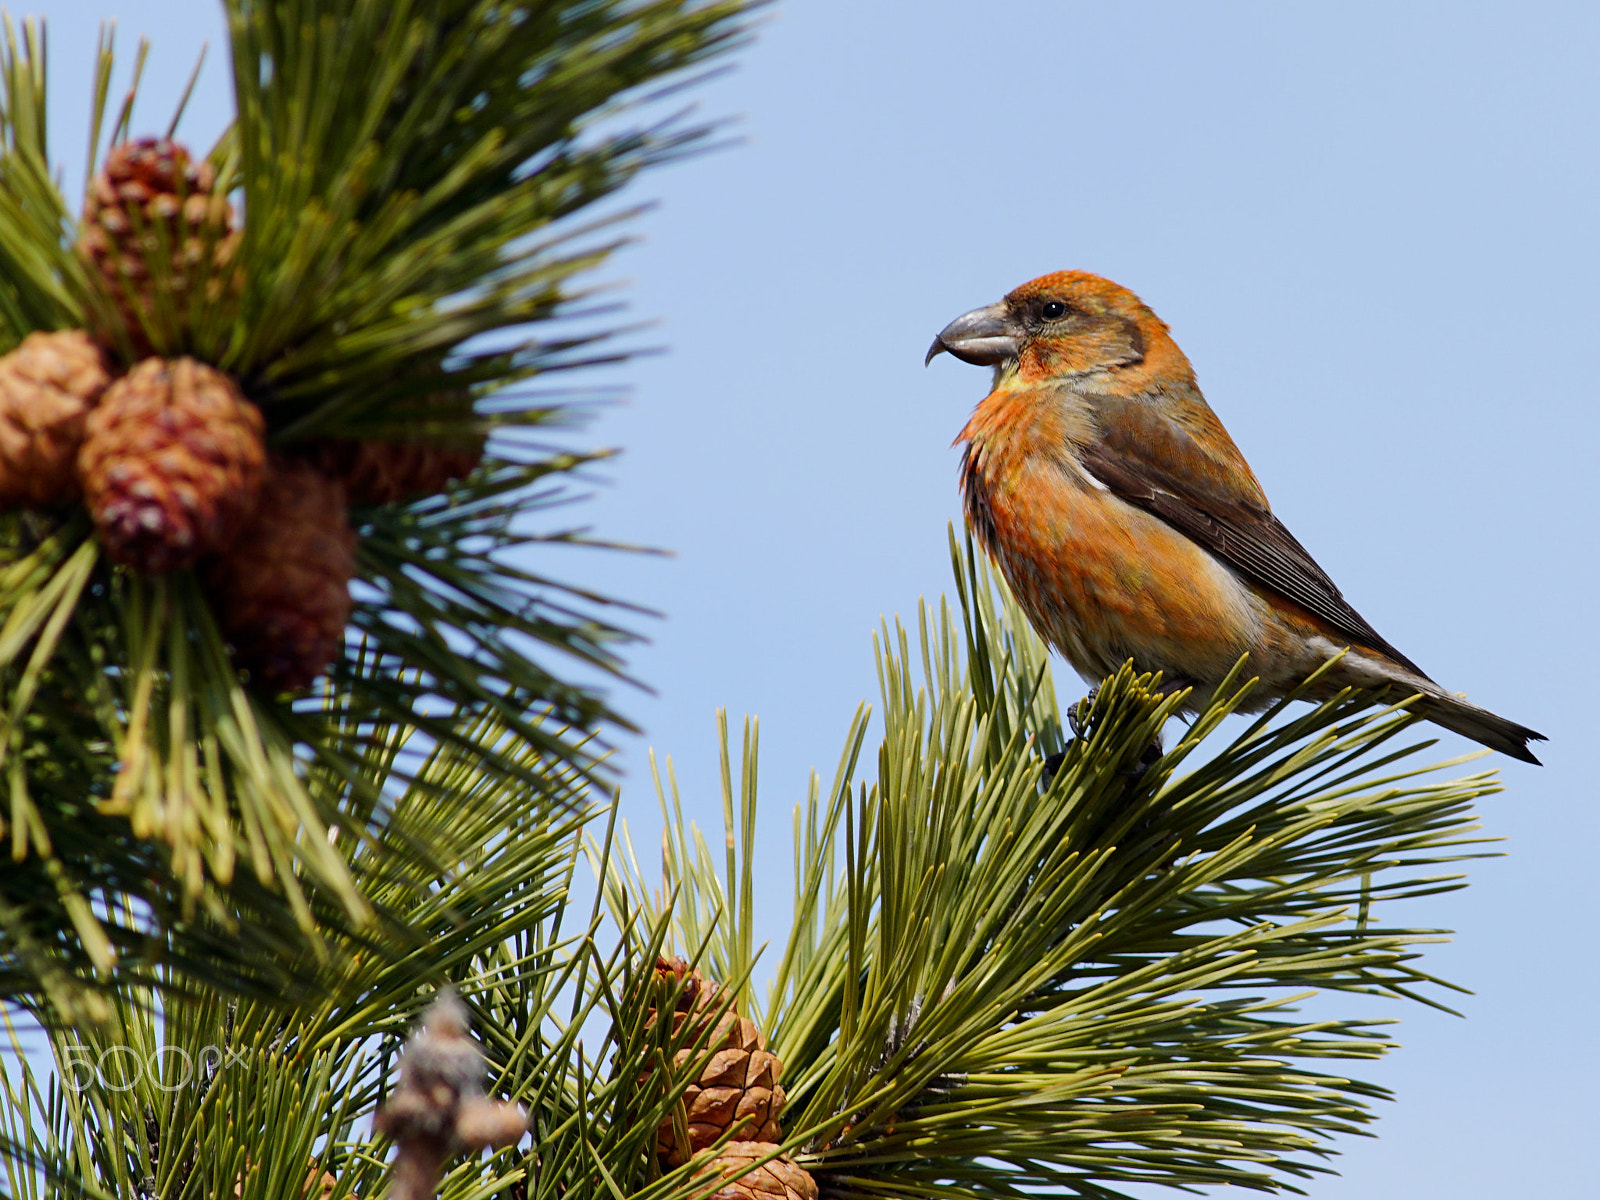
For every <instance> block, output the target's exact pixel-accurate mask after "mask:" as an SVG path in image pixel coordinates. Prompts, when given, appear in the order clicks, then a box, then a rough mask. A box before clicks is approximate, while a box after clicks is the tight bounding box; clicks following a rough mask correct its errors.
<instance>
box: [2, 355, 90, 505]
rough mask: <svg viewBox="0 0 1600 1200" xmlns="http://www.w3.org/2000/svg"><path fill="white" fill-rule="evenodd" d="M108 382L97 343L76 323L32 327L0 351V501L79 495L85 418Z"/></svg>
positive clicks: (44, 501)
mask: <svg viewBox="0 0 1600 1200" xmlns="http://www.w3.org/2000/svg"><path fill="white" fill-rule="evenodd" d="M110 382H111V376H110V374H109V373H108V372H107V371H106V363H105V358H104V357H103V356H102V354H101V353H100V348H99V347H98V346H96V345H95V344H94V343H93V342H92V341H90V340H89V337H88V335H87V334H84V333H82V332H79V331H78V330H68V331H64V332H61V333H30V334H29V335H28V336H27V337H25V338H23V339H22V345H20V346H18V347H17V348H16V349H15V350H13V351H12V352H11V353H10V354H7V355H6V356H5V357H4V358H0V507H6V508H10V507H15V506H28V507H32V508H47V507H49V506H51V505H54V504H62V503H65V502H66V501H69V500H74V499H76V498H77V496H78V469H77V468H78V448H79V446H80V445H81V444H82V442H83V430H84V419H85V418H86V417H87V416H88V414H89V410H90V409H91V408H93V407H94V405H95V404H96V403H97V402H98V401H99V399H100V394H101V393H102V392H104V391H105V389H106V385H107V384H108V383H110Z"/></svg>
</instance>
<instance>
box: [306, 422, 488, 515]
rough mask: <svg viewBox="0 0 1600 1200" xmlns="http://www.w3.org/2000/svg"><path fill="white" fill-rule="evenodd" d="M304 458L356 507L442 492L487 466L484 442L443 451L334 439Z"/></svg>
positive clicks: (316, 445) (313, 448)
mask: <svg viewBox="0 0 1600 1200" xmlns="http://www.w3.org/2000/svg"><path fill="white" fill-rule="evenodd" d="M305 455H306V458H307V459H308V460H309V461H311V462H313V463H315V464H316V466H317V469H318V470H320V471H321V472H322V473H323V474H325V475H328V476H330V477H331V478H334V479H337V480H339V481H340V482H341V483H343V484H344V486H345V490H346V492H347V493H348V494H349V496H350V503H351V504H360V505H367V504H394V503H397V502H398V501H401V500H415V499H417V498H419V497H422V496H431V495H433V494H435V493H436V492H442V491H444V489H445V487H446V485H448V484H450V483H452V482H454V481H455V480H457V479H462V478H465V477H466V476H468V475H470V474H472V472H473V470H474V469H476V467H477V465H478V464H479V463H480V462H482V461H483V441H482V439H481V438H480V439H479V440H478V442H477V444H476V445H475V446H439V445H433V444H430V443H428V442H379V441H372V442H358V441H353V440H350V439H346V438H330V439H328V440H326V441H319V442H314V443H312V444H311V445H310V446H309V447H308V448H307V450H306V451H305Z"/></svg>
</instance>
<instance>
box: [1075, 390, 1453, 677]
mask: <svg viewBox="0 0 1600 1200" xmlns="http://www.w3.org/2000/svg"><path fill="white" fill-rule="evenodd" d="M1121 415H1126V414H1119V416H1121ZM1155 421H1159V422H1160V424H1161V426H1162V428H1161V429H1160V431H1159V442H1160V449H1161V456H1160V457H1161V458H1164V459H1166V460H1168V461H1172V462H1175V463H1176V464H1177V465H1178V466H1179V467H1180V468H1182V467H1193V468H1194V470H1193V471H1186V472H1185V474H1186V475H1188V476H1189V479H1190V480H1193V481H1194V482H1190V481H1189V480H1185V479H1182V478H1178V477H1176V476H1175V475H1174V474H1173V472H1172V471H1171V470H1164V469H1163V468H1162V465H1161V463H1160V462H1158V461H1157V459H1156V458H1155V457H1153V456H1151V455H1150V454H1148V453H1145V452H1144V451H1145V450H1147V449H1148V447H1149V446H1150V445H1151V441H1150V440H1148V439H1144V438H1138V437H1134V438H1123V439H1118V441H1119V442H1121V443H1122V444H1118V445H1112V444H1108V443H1106V442H1101V443H1098V444H1096V445H1093V446H1086V447H1083V448H1081V450H1080V461H1081V462H1082V463H1083V465H1084V467H1085V468H1086V469H1087V470H1088V471H1089V472H1090V473H1091V474H1092V475H1093V476H1094V477H1095V478H1096V479H1098V480H1099V481H1100V482H1101V483H1103V484H1105V485H1106V487H1107V488H1109V489H1110V490H1111V491H1112V492H1114V493H1115V494H1116V495H1118V496H1120V497H1122V498H1123V499H1124V500H1126V501H1128V502H1129V503H1130V504H1135V505H1138V506H1139V507H1140V508H1142V509H1144V510H1145V511H1146V512H1149V513H1152V514H1153V515H1155V516H1157V517H1160V518H1161V519H1162V520H1163V521H1165V522H1167V524H1169V525H1171V526H1172V527H1173V528H1174V529H1177V530H1179V531H1180V532H1182V533H1183V534H1185V535H1186V536H1188V537H1191V538H1193V539H1194V540H1195V541H1196V542H1198V543H1199V544H1200V545H1202V546H1204V547H1205V548H1206V549H1207V550H1210V551H1211V552H1212V553H1213V554H1215V555H1216V556H1217V557H1218V558H1220V559H1222V561H1223V562H1225V563H1227V564H1228V565H1229V566H1231V567H1233V568H1235V569H1236V570H1238V571H1239V572H1240V573H1241V574H1243V575H1245V576H1246V577H1247V578H1249V579H1251V580H1253V581H1254V582H1256V583H1258V584H1260V585H1261V586H1263V587H1265V588H1268V589H1269V590H1271V591H1273V592H1276V593H1277V594H1278V595H1280V596H1282V597H1283V598H1284V599H1286V600H1292V601H1293V602H1294V603H1296V604H1298V605H1300V607H1301V608H1304V609H1305V610H1306V611H1307V612H1310V613H1312V614H1314V615H1315V616H1318V617H1320V618H1322V619H1323V620H1324V621H1326V622H1327V623H1328V624H1329V625H1331V626H1333V628H1334V629H1336V630H1337V631H1338V632H1339V633H1341V634H1342V635H1344V636H1345V637H1347V638H1349V639H1350V641H1351V642H1352V643H1359V644H1360V645H1362V646H1367V647H1370V648H1371V649H1373V650H1377V651H1378V652H1379V653H1382V654H1386V655H1388V656H1389V657H1390V658H1392V659H1394V661H1395V662H1397V663H1399V664H1400V665H1402V666H1403V667H1405V668H1406V669H1408V670H1410V671H1414V672H1416V673H1417V674H1418V675H1419V676H1421V677H1422V678H1423V679H1427V678H1428V676H1427V674H1426V673H1424V671H1423V670H1422V668H1421V667H1419V666H1417V664H1416V663H1414V662H1412V661H1411V660H1410V659H1409V658H1407V657H1406V656H1405V655H1404V654H1401V653H1400V651H1398V650H1396V649H1395V648H1394V647H1393V646H1391V645H1390V644H1389V643H1388V642H1387V641H1385V640H1384V639H1383V638H1382V637H1380V636H1379V634H1378V631H1377V630H1376V629H1374V628H1373V627H1372V626H1371V625H1369V624H1367V621H1366V619H1365V618H1364V617H1362V615H1361V614H1360V613H1358V612H1357V611H1356V610H1355V609H1353V608H1351V607H1350V605H1349V603H1348V602H1347V601H1346V600H1345V598H1344V596H1342V595H1341V594H1340V592H1339V589H1338V588H1337V587H1336V586H1334V582H1333V580H1332V579H1330V578H1328V573H1327V572H1326V571H1324V570H1323V569H1322V568H1321V567H1319V566H1318V565H1317V564H1316V561H1315V560H1314V559H1313V558H1312V557H1311V555H1310V554H1308V553H1307V552H1306V548H1305V547H1304V546H1302V545H1301V544H1300V543H1299V542H1298V541H1296V540H1295V537H1294V535H1293V534H1292V533H1290V532H1289V531H1288V530H1287V529H1286V528H1284V525H1283V522H1281V521H1279V520H1278V518H1277V517H1275V516H1273V515H1272V512H1271V510H1270V509H1268V508H1267V506H1266V503H1265V501H1264V499H1259V500H1258V498H1257V497H1258V496H1259V493H1257V494H1256V495H1248V494H1244V495H1241V494H1238V493H1237V492H1235V493H1234V494H1232V495H1230V494H1227V493H1226V491H1225V489H1224V486H1223V484H1222V482H1221V481H1222V480H1223V479H1225V478H1228V477H1229V476H1230V474H1231V472H1229V471H1227V470H1224V471H1222V472H1220V473H1219V471H1218V465H1219V464H1217V463H1216V462H1215V461H1214V460H1213V459H1212V458H1211V457H1210V456H1206V455H1204V454H1203V452H1202V451H1201V450H1200V448H1199V446H1198V445H1197V444H1196V443H1195V442H1194V441H1193V439H1191V438H1190V437H1189V436H1188V435H1187V433H1185V432H1184V431H1182V430H1179V429H1176V428H1175V427H1173V426H1172V425H1171V423H1170V422H1167V421H1165V420H1161V419H1160V418H1155V419H1154V420H1152V418H1151V416H1150V415H1149V414H1145V418H1144V421H1143V422H1142V423H1143V424H1145V426H1146V432H1149V433H1152V434H1153V433H1156V430H1155V429H1153V428H1151V426H1152V425H1153V424H1154V423H1155ZM1140 423H1141V422H1139V421H1137V420H1136V421H1135V422H1134V425H1133V426H1130V425H1129V424H1127V423H1125V422H1122V421H1120V420H1119V421H1118V422H1117V423H1116V425H1115V426H1114V427H1117V428H1120V429H1121V430H1123V431H1130V430H1131V429H1136V428H1137V426H1138V425H1139V424H1140ZM1216 429H1217V430H1218V431H1220V430H1221V426H1220V424H1219V425H1218V426H1216ZM1222 437H1223V438H1224V439H1225V438H1226V437H1227V434H1226V433H1223V434H1222ZM1227 448H1228V449H1229V450H1230V451H1233V446H1232V443H1231V442H1229V443H1228V446H1227ZM1233 453H1234V454H1235V455H1237V451H1233ZM1186 460H1187V461H1186ZM1238 464H1239V465H1241V466H1242V464H1243V459H1239V460H1238ZM1231 465H1232V464H1224V466H1231ZM1246 470H1248V468H1246ZM1254 482H1255V481H1254V479H1253V478H1252V479H1250V483H1251V484H1254Z"/></svg>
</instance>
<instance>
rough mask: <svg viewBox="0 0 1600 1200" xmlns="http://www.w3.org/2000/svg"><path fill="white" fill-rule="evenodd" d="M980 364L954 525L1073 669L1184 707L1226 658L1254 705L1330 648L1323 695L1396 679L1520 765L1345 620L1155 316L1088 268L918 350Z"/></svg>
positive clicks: (1509, 742) (1522, 744)
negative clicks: (1174, 694) (1151, 691)
mask: <svg viewBox="0 0 1600 1200" xmlns="http://www.w3.org/2000/svg"><path fill="white" fill-rule="evenodd" d="M941 351H948V352H949V353H951V354H953V355H955V357H957V358H959V359H961V360H962V361H963V362H969V363H974V364H976V365H978V366H986V367H993V368H994V386H993V388H992V389H991V390H990V392H989V394H988V395H987V396H985V397H984V399H983V401H982V402H981V403H980V404H979V405H978V407H977V410H976V411H975V412H974V413H973V414H972V419H971V420H970V421H968V422H967V426H966V428H965V429H963V430H962V431H961V435H960V437H958V438H957V439H956V440H957V441H958V442H963V443H965V445H966V449H965V452H964V453H963V455H962V459H961V492H962V498H963V501H964V504H965V508H966V515H967V524H968V525H969V526H971V528H972V530H973V532H974V533H975V534H976V535H977V537H978V540H979V541H980V542H981V543H982V544H983V547H984V549H985V550H987V551H988V553H989V555H990V556H991V557H992V558H993V559H994V560H995V562H996V563H997V564H998V565H999V567H1000V571H1001V574H1003V575H1004V576H1005V578H1006V581H1007V582H1008V583H1009V584H1010V585H1011V590H1012V592H1013V593H1014V594H1015V595H1016V597H1017V600H1018V602H1019V603H1020V604H1021V605H1022V608H1023V610H1024V611H1025V612H1026V613H1027V614H1028V618H1029V620H1031V621H1032V622H1033V627H1034V628H1035V629H1036V630H1038V631H1039V634H1040V635H1041V636H1042V637H1043V638H1044V639H1045V641H1047V642H1049V643H1050V644H1051V645H1052V646H1054V647H1055V648H1056V649H1057V650H1059V651H1060V652H1061V654H1062V655H1064V656H1065V657H1066V660H1067V661H1068V662H1069V663H1071V664H1072V665H1073V667H1074V668H1075V669H1076V670H1077V671H1078V673H1079V674H1080V675H1082V676H1084V677H1085V678H1086V679H1089V680H1091V681H1093V680H1099V679H1103V678H1104V677H1105V676H1107V675H1109V674H1111V673H1112V672H1113V671H1115V670H1116V669H1117V668H1118V667H1120V666H1121V665H1122V664H1123V663H1124V662H1125V661H1127V660H1128V659H1132V660H1133V662H1134V665H1135V666H1137V667H1138V668H1139V669H1140V670H1142V671H1160V672H1161V673H1162V678H1163V683H1162V688H1163V690H1165V691H1168V692H1171V691H1175V690H1177V689H1179V688H1184V687H1192V688H1193V689H1194V692H1193V693H1192V695H1191V697H1190V700H1189V703H1188V706H1187V707H1189V708H1190V709H1198V708H1199V707H1200V706H1201V705H1203V704H1204V703H1205V702H1206V701H1207V700H1208V699H1209V698H1210V695H1211V692H1212V691H1213V690H1214V689H1215V688H1216V686H1217V685H1218V684H1219V683H1221V682H1222V679H1223V677H1224V676H1225V675H1226V674H1227V673H1228V671H1229V670H1230V669H1231V668H1232V667H1233V665H1234V663H1235V662H1237V661H1238V658H1239V656H1240V655H1241V654H1244V653H1246V652H1248V653H1249V655H1250V663H1249V669H1250V671H1251V672H1252V673H1254V674H1256V675H1257V676H1258V677H1259V679H1260V682H1259V683H1258V684H1257V686H1256V688H1255V690H1254V691H1252V692H1251V694H1250V696H1249V698H1248V700H1247V702H1246V703H1247V706H1249V705H1253V706H1254V707H1253V709H1251V711H1259V710H1260V709H1262V708H1265V707H1266V706H1267V705H1268V704H1269V703H1270V702H1271V701H1273V700H1275V699H1277V698H1279V697H1281V696H1283V695H1284V694H1285V693H1287V692H1289V691H1290V690H1292V689H1293V688H1294V687H1295V686H1296V685H1297V684H1299V683H1300V682H1302V681H1303V680H1304V679H1305V677H1306V676H1307V675H1309V674H1310V673H1311V672H1312V671H1313V670H1315V669H1316V668H1317V667H1320V666H1321V665H1322V664H1323V663H1325V662H1327V660H1328V659H1329V658H1330V657H1332V656H1333V655H1335V654H1337V653H1338V652H1339V651H1340V650H1342V649H1345V648H1348V649H1349V653H1348V654H1346V655H1345V657H1344V658H1343V660H1342V661H1340V662H1339V663H1338V664H1337V665H1336V666H1335V667H1334V668H1333V670H1332V671H1331V672H1330V673H1329V674H1328V676H1327V677H1326V679H1325V682H1324V684H1323V689H1322V690H1323V691H1324V692H1325V693H1331V692H1333V691H1335V690H1337V689H1339V688H1341V687H1346V686H1353V687H1382V686H1385V685H1395V686H1397V687H1398V688H1400V689H1401V690H1402V691H1405V692H1419V693H1421V695H1422V699H1421V700H1420V701H1418V702H1417V705H1416V708H1417V709H1418V710H1419V711H1420V712H1421V713H1422V714H1423V715H1425V716H1426V717H1427V718H1428V719H1429V720H1431V721H1433V722H1435V723H1436V724H1439V725H1442V726H1444V728H1446V729H1450V730H1454V731H1455V732H1456V733H1459V734H1462V735H1464V736H1466V737H1469V738H1471V739H1473V740H1474V741H1477V742H1481V743H1482V744H1483V745H1485V746H1489V747H1492V748H1493V749H1495V750H1499V751H1501V752H1502V753H1505V754H1509V755H1511V756H1512V757H1513V758H1520V759H1521V760H1522V761H1523V762H1530V763H1537V762H1538V761H1539V760H1538V759H1537V758H1535V757H1534V756H1533V754H1532V753H1531V752H1530V751H1529V749H1528V742H1529V741H1533V740H1537V741H1543V740H1544V737H1543V735H1542V734H1538V733H1535V732H1534V731H1533V730H1531V729H1528V728H1527V727H1525V726H1522V725H1518V724H1516V723H1515V722H1513V721H1508V720H1506V719H1505V718H1504V717H1499V716H1496V715H1495V714H1494V713H1492V712H1490V711H1488V710H1487V709H1483V708H1479V707H1478V706H1477V705H1475V704H1468V703H1467V702H1466V701H1465V700H1463V699H1461V698H1460V697H1459V696H1455V695H1452V694H1451V693H1449V692H1447V691H1445V690H1444V689H1443V688H1442V687H1440V686H1439V685H1438V684H1437V683H1435V682H1434V681H1433V680H1432V679H1430V678H1428V676H1427V675H1426V674H1425V673H1424V672H1423V670H1422V668H1421V667H1419V666H1417V664H1416V663H1414V662H1412V661H1411V660H1410V659H1409V658H1407V657H1406V656H1405V655H1404V654H1401V653H1400V651H1398V650H1396V649H1395V648H1394V647H1393V646H1391V645H1390V644H1389V643H1388V642H1386V641H1384V640H1383V638H1381V637H1380V636H1378V632H1377V630H1375V629H1373V628H1372V626H1371V625H1369V624H1367V622H1366V621H1365V620H1364V619H1363V618H1362V616H1361V614H1360V613H1358V612H1356V610H1355V609H1353V608H1351V607H1350V605H1349V604H1348V603H1347V602H1346V601H1345V598H1344V597H1343V596H1342V595H1340V593H1339V589H1338V588H1337V587H1335V586H1334V583H1333V580H1331V579H1329V578H1328V575H1327V573H1326V572H1325V571H1323V569H1322V568H1321V567H1319V566H1317V564H1316V562H1315V561H1314V560H1313V559H1312V557H1311V555H1309V554H1307V553H1306V551H1305V548H1304V547H1303V546H1301V545H1300V543H1299V542H1297V541H1296V540H1295V538H1294V535H1293V534H1291V533H1290V532H1289V531H1288V530H1287V529H1285V528H1284V527H1283V523H1282V522H1280V521H1279V520H1278V518H1277V517H1275V516H1273V515H1272V509H1271V508H1270V507H1269V506H1268V504H1267V497H1266V494H1265V493H1264V492H1262V490H1261V485H1260V484H1259V483H1257V482H1256V477H1255V474H1254V473H1253V472H1252V471H1251V470H1250V467H1249V464H1247V463H1246V462H1245V461H1244V456H1243V455H1241V454H1240V453H1239V450H1238V447H1236V446H1235V445H1234V444H1233V439H1232V438H1230V437H1229V436H1228V431H1227V430H1226V429H1224V428H1223V427H1222V422H1221V421H1219V420H1217V416H1216V414H1215V413H1213V412H1212V411H1211V408H1210V406H1209V405H1207V404H1206V401H1205V397H1204V396H1202V395H1201V394H1200V388H1199V387H1198V386H1197V385H1196V384H1195V379H1194V368H1192V367H1191V366H1190V365H1189V360H1188V359H1187V358H1185V357H1184V354H1183V351H1182V350H1180V349H1178V345H1177V343H1176V342H1174V341H1173V340H1172V335H1171V333H1170V332H1169V331H1168V329H1167V325H1166V322H1165V321H1163V320H1161V318H1160V317H1158V316H1156V315H1155V313H1153V312H1151V311H1150V309H1149V308H1147V307H1146V306H1145V304H1144V302H1143V301H1141V300H1140V299H1139V297H1137V296H1135V295H1134V294H1133V293H1132V292H1130V291H1128V290H1127V289H1126V288H1124V287H1119V286H1118V285H1117V284H1115V283H1112V282H1111V281H1110V280H1106V279H1101V278H1100V277H1099V276H1097V275H1091V274H1089V273H1088V272H1087V271H1058V272H1056V273H1055V274H1053V275H1044V276H1041V277H1040V278H1038V279H1035V280H1034V281H1033V282H1032V283H1025V284H1023V285H1022V286H1021V287H1019V288H1017V289H1016V291H1014V292H1012V293H1011V294H1010V295H1008V296H1007V297H1006V298H1005V299H1004V300H1001V301H1000V302H999V303H998V304H991V305H989V306H988V307H987V308H980V309H976V310H974V311H973V312H969V313H967V314H966V315H965V316H962V317H957V318H956V319H955V320H954V321H952V322H950V324H949V325H947V326H945V328H944V330H943V331H942V332H941V333H940V334H939V336H938V337H936V338H934V340H933V345H932V346H931V347H930V348H929V350H928V357H927V359H926V361H927V362H932V361H933V357H934V355H936V354H939V353H940V352H941Z"/></svg>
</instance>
